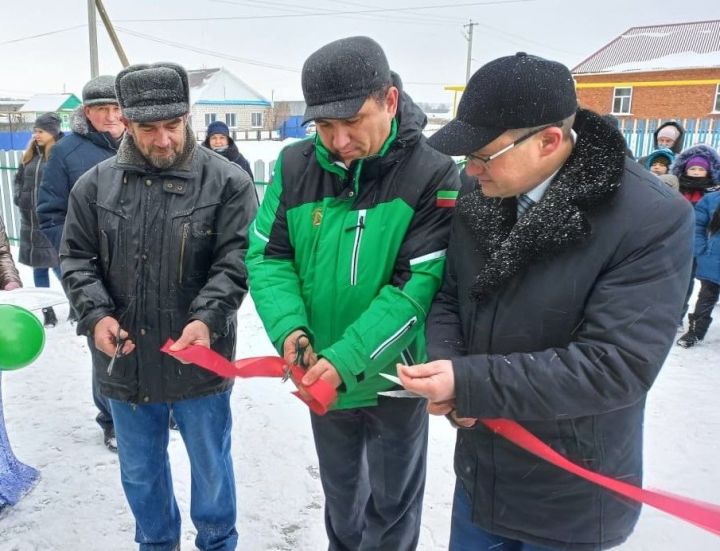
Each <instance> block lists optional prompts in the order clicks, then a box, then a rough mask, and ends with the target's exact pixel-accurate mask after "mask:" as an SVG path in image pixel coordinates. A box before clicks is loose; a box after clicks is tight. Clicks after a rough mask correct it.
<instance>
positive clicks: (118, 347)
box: [107, 325, 127, 375]
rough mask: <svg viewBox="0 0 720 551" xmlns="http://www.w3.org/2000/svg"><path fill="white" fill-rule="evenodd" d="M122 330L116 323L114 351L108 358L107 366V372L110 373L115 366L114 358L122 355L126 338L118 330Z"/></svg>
mask: <svg viewBox="0 0 720 551" xmlns="http://www.w3.org/2000/svg"><path fill="white" fill-rule="evenodd" d="M121 331H122V328H121V327H120V326H119V325H118V328H117V333H116V334H115V353H114V354H113V355H112V358H110V363H109V364H108V367H107V374H108V375H112V371H113V367H115V360H117V359H118V358H119V357H121V356H122V355H123V352H122V349H123V345H124V344H125V341H126V340H127V338H123V337H121V336H120V332H121Z"/></svg>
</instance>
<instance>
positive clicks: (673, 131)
mask: <svg viewBox="0 0 720 551" xmlns="http://www.w3.org/2000/svg"><path fill="white" fill-rule="evenodd" d="M657 137H658V138H670V139H671V140H672V141H675V140H677V139H678V138H679V137H680V131H679V130H678V129H677V128H676V127H675V126H674V125H672V124H668V125H667V126H663V127H662V128H661V129H660V130H658V133H657Z"/></svg>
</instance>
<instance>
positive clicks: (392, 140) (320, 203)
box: [247, 36, 460, 551]
mask: <svg viewBox="0 0 720 551" xmlns="http://www.w3.org/2000/svg"><path fill="white" fill-rule="evenodd" d="M302 88H303V95H304V97H305V102H306V104H307V108H306V111H305V117H304V119H305V120H304V122H308V121H311V120H314V121H315V124H316V127H317V134H316V135H315V136H314V137H313V138H309V139H306V140H302V141H299V142H297V143H294V144H292V145H290V146H288V147H286V148H285V149H283V151H282V153H281V155H280V157H279V159H278V162H277V164H276V165H275V167H276V168H275V174H274V176H273V182H272V185H270V186H269V187H268V189H267V191H266V195H265V198H264V199H263V202H262V205H260V210H259V212H258V217H257V219H256V220H255V222H254V224H253V228H252V231H251V232H250V249H249V250H248V261H247V263H248V271H249V277H250V288H251V290H252V291H251V292H252V295H253V299H254V303H255V306H256V308H257V311H258V314H259V316H260V319H262V321H263V324H264V325H265V330H266V331H267V333H268V336H269V337H270V340H271V341H272V342H273V344H274V345H275V347H276V348H277V350H278V351H279V353H280V354H282V355H283V357H284V358H285V360H286V361H287V362H288V363H297V362H298V361H303V362H306V364H305V365H307V367H308V368H309V369H308V371H307V373H306V374H305V376H304V377H303V379H302V383H303V384H305V385H309V384H312V383H313V382H314V381H316V380H317V379H319V378H322V379H323V380H325V381H326V382H327V383H329V384H330V385H332V386H333V387H334V388H337V391H338V397H337V401H336V402H335V403H334V404H333V406H332V409H331V411H328V412H327V413H326V414H325V415H316V414H315V413H311V414H310V421H311V424H312V431H313V438H314V440H315V449H316V451H317V454H318V460H319V465H320V481H321V483H322V487H323V491H324V494H325V530H326V532H327V536H328V539H329V549H331V550H333V551H341V550H353V551H354V550H370V549H373V550H375V549H377V550H380V549H383V550H384V549H387V550H402V551H410V550H412V549H415V547H416V546H417V542H418V538H419V535H420V521H421V514H422V501H423V492H424V488H425V469H426V455H427V438H428V432H427V431H428V416H427V412H426V411H425V403H424V401H422V400H407V399H404V398H392V397H389V396H382V395H378V392H380V393H382V392H383V391H388V390H390V389H391V388H393V386H394V384H393V383H392V382H390V381H388V380H387V379H385V378H384V377H382V376H381V373H383V372H384V373H388V372H394V365H395V363H396V362H398V361H404V362H413V359H411V358H425V340H424V337H423V328H424V320H425V316H426V314H427V312H428V310H429V307H430V302H431V301H432V297H433V295H434V294H435V292H436V291H437V289H438V287H439V285H440V280H441V278H442V270H443V266H444V264H445V249H446V247H447V240H448V231H449V221H450V216H451V213H452V210H453V209H452V207H453V206H454V204H455V197H456V195H457V191H458V188H459V185H460V183H459V175H458V170H457V168H456V167H455V164H454V163H453V161H452V159H450V158H449V157H448V156H446V155H442V154H441V153H438V152H437V151H435V150H433V149H432V148H430V147H428V146H427V143H426V139H425V137H424V136H423V134H422V130H423V128H424V127H425V124H426V122H427V118H426V117H425V114H424V113H423V112H422V110H421V109H420V108H419V107H418V106H417V105H416V104H415V103H414V102H413V100H412V98H410V96H409V95H407V94H406V93H405V92H403V89H402V83H401V81H400V77H399V76H398V75H397V74H395V73H393V72H391V71H390V67H389V65H388V60H387V58H386V57H385V53H384V52H383V50H382V48H381V47H380V45H379V44H378V43H377V42H375V41H374V40H372V39H370V38H368V37H365V36H354V37H349V38H343V39H340V40H336V41H334V42H331V43H329V44H326V45H325V46H323V47H322V48H320V49H319V50H317V51H315V52H314V53H312V54H311V55H310V56H309V57H308V58H307V60H306V61H305V63H304V65H303V69H302ZM303 350H304V353H303ZM420 361H421V360H420Z"/></svg>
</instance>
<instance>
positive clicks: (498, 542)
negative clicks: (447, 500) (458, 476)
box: [449, 481, 550, 551]
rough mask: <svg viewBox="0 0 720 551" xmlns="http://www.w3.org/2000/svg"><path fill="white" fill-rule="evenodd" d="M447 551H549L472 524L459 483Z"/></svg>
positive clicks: (456, 484)
mask: <svg viewBox="0 0 720 551" xmlns="http://www.w3.org/2000/svg"><path fill="white" fill-rule="evenodd" d="M449 551H550V550H549V548H547V547H538V546H537V545H531V544H529V543H524V542H522V541H520V540H513V539H510V538H504V537H502V536H498V535H495V534H492V533H490V532H486V531H485V530H483V529H482V528H480V527H479V526H478V525H476V524H473V522H472V503H470V496H468V494H467V492H466V491H465V488H463V487H462V484H460V482H459V481H458V482H456V483H455V499H454V500H453V510H452V521H451V524H450V546H449Z"/></svg>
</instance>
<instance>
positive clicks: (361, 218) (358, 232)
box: [350, 209, 367, 287]
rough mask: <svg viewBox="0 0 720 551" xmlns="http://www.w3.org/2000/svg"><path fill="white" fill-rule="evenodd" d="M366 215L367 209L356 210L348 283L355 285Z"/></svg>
mask: <svg viewBox="0 0 720 551" xmlns="http://www.w3.org/2000/svg"><path fill="white" fill-rule="evenodd" d="M366 216H367V209H362V210H359V211H358V223H357V226H355V241H354V242H353V250H352V259H351V261H350V285H351V286H353V287H354V286H355V285H357V274H358V257H359V256H360V242H361V241H362V234H363V231H364V230H365V217H366Z"/></svg>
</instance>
